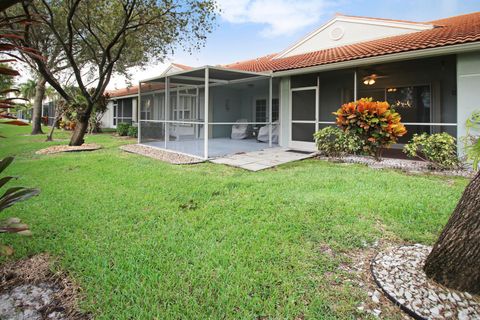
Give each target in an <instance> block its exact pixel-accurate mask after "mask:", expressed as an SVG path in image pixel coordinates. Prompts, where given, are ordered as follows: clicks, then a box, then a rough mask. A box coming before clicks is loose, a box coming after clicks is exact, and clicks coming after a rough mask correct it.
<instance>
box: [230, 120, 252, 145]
mask: <svg viewBox="0 0 480 320" xmlns="http://www.w3.org/2000/svg"><path fill="white" fill-rule="evenodd" d="M247 121H248V120H247V119H239V120H237V121H236V122H239V123H241V122H247ZM230 137H231V138H232V139H233V140H242V139H247V138H248V124H234V125H233V126H232V134H231V136H230Z"/></svg>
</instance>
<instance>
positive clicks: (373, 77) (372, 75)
mask: <svg viewBox="0 0 480 320" xmlns="http://www.w3.org/2000/svg"><path fill="white" fill-rule="evenodd" d="M382 78H388V76H387V75H384V74H380V73H378V72H375V71H373V70H369V71H367V75H366V76H365V77H363V78H362V81H363V84H364V85H367V86H371V85H373V84H375V82H377V79H382Z"/></svg>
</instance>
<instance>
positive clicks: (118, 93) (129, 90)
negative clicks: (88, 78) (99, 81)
mask: <svg viewBox="0 0 480 320" xmlns="http://www.w3.org/2000/svg"><path fill="white" fill-rule="evenodd" d="M106 93H108V95H109V96H110V98H118V97H124V96H130V95H133V94H137V93H138V86H130V87H126V88H120V89H116V90H108V91H106Z"/></svg>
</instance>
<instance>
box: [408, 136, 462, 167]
mask: <svg viewBox="0 0 480 320" xmlns="http://www.w3.org/2000/svg"><path fill="white" fill-rule="evenodd" d="M403 152H404V153H406V154H407V156H409V157H419V158H421V159H423V160H425V161H428V162H430V165H431V167H432V168H435V169H442V170H445V169H452V168H455V167H457V166H458V164H459V161H458V158H457V145H456V143H455V138H454V137H452V136H451V135H449V134H448V133H446V132H442V133H435V134H428V133H422V134H420V135H419V134H415V135H413V138H412V140H410V141H409V142H408V144H406V145H405V147H404V148H403Z"/></svg>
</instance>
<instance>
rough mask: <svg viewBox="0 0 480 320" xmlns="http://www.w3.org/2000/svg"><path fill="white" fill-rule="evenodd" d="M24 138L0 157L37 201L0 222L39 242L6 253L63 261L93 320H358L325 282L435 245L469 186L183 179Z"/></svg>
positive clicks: (231, 173) (345, 175) (405, 180)
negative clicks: (370, 252) (405, 247)
mask: <svg viewBox="0 0 480 320" xmlns="http://www.w3.org/2000/svg"><path fill="white" fill-rule="evenodd" d="M28 130H29V128H28V127H27V128H25V127H8V126H5V125H2V126H1V128H0V131H1V133H2V134H3V135H5V136H7V138H6V139H0V157H4V156H7V155H16V161H15V162H14V164H13V165H12V166H11V167H10V168H9V169H8V170H7V173H8V174H13V175H19V176H21V178H20V179H19V180H18V181H16V182H14V183H13V184H10V185H14V184H18V185H23V186H31V187H39V188H40V189H41V194H40V196H38V197H36V198H35V199H32V200H29V201H27V202H24V203H21V204H19V205H16V206H14V207H12V208H10V209H8V210H6V211H5V212H4V213H3V215H4V216H18V217H20V218H22V219H23V220H24V221H25V222H27V223H29V224H30V226H31V228H32V231H33V232H34V236H33V237H30V238H27V237H19V236H14V235H7V236H5V235H2V241H3V242H4V243H7V244H10V245H12V246H13V247H14V248H15V249H16V253H15V256H14V259H19V258H22V257H25V256H28V255H32V254H35V253H40V252H49V253H51V254H52V255H54V256H57V257H59V260H60V264H59V267H60V268H62V269H63V270H65V271H67V272H68V273H69V274H70V275H71V277H72V278H73V279H74V280H75V281H76V282H78V283H79V284H80V285H81V286H82V288H83V290H84V294H85V299H84V301H83V302H82V308H83V309H84V310H86V311H89V312H92V313H93V315H94V316H95V317H96V318H97V319H154V318H158V319H180V318H182V319H233V318H235V319H255V318H262V317H265V318H272V319H294V318H296V317H302V316H304V317H305V318H308V319H319V318H320V319H336V318H341V319H344V318H353V317H354V316H355V312H356V310H357V309H356V305H357V303H358V302H359V301H360V300H361V299H364V298H365V293H364V292H361V291H360V290H358V289H355V288H354V287H353V286H352V285H349V284H348V283H343V284H342V283H340V285H338V286H331V284H330V283H329V281H328V280H327V279H326V277H325V273H326V272H328V273H330V274H331V273H333V274H334V275H336V274H338V275H340V272H341V271H339V270H338V269H337V266H338V265H339V264H340V263H342V262H345V261H346V260H348V252H349V251H350V250H354V249H358V248H361V247H362V246H363V245H364V244H365V243H372V242H373V241H375V240H377V239H381V238H383V239H385V238H389V239H390V241H398V242H421V243H427V244H428V243H432V242H433V241H434V240H435V238H436V236H437V235H438V233H439V231H440V230H441V228H442V226H443V225H444V224H445V222H446V221H447V219H448V217H449V215H450V213H451V212H452V210H453V208H454V206H455V204H456V202H457V200H458V199H459V197H460V195H461V192H462V191H463V189H464V188H465V186H466V184H467V180H466V179H461V178H449V177H436V176H420V175H407V174H404V173H401V172H398V171H378V170H373V169H369V168H367V167H364V166H359V165H350V166H347V165H341V164H333V163H328V162H324V161H318V160H307V161H302V162H297V163H291V164H288V165H283V166H280V167H278V168H276V169H271V170H266V171H262V172H258V173H251V172H247V171H243V170H241V169H235V168H230V167H226V166H221V165H214V164H210V163H205V164H199V165H185V166H174V165H170V164H167V163H163V162H159V161H156V160H153V159H149V158H145V157H141V156H136V155H133V154H128V153H125V152H122V151H121V150H119V149H118V146H119V145H121V144H125V143H131V142H132V141H129V140H125V139H119V138H116V137H113V136H111V134H103V135H94V136H88V137H87V139H86V141H87V142H95V143H99V144H101V145H103V146H104V147H105V148H104V149H102V150H100V151H95V152H85V153H65V154H57V155H48V156H46V155H43V156H39V155H35V154H34V151H35V150H38V149H41V148H44V147H46V146H48V145H49V143H46V142H43V140H44V138H43V137H38V136H36V137H31V136H27V135H26V133H28ZM67 137H68V136H67V134H66V133H57V134H56V138H63V139H66V138H67ZM55 143H56V144H59V143H66V141H63V142H62V141H57V142H55ZM50 144H51V143H50ZM325 245H328V246H330V247H331V248H332V249H333V250H334V252H335V253H338V254H337V255H336V256H335V257H334V258H332V257H331V256H330V255H327V254H325V253H324V252H323V251H322V250H320V248H321V247H322V246H325ZM342 253H343V254H342ZM357 316H358V315H357Z"/></svg>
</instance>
